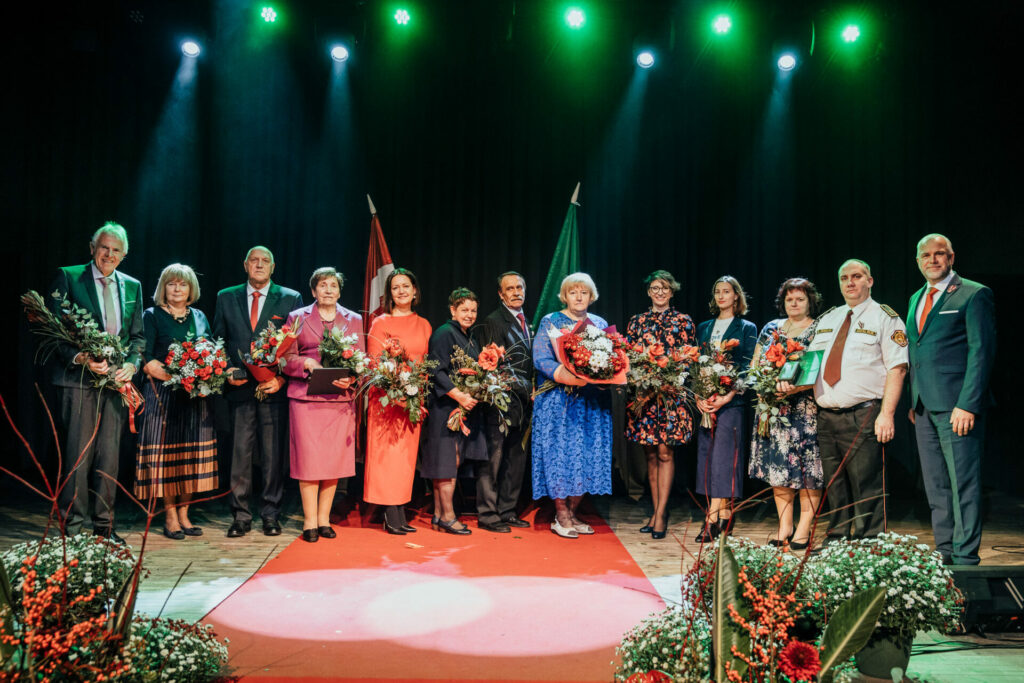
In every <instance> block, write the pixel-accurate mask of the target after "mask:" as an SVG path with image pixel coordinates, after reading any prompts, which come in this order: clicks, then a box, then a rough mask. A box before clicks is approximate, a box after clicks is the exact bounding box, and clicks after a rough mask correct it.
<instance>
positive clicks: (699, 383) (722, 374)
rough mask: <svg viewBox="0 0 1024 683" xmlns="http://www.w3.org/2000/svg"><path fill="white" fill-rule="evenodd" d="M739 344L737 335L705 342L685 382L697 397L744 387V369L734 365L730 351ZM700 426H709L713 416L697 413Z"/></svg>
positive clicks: (739, 391) (739, 390) (721, 393)
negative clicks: (717, 341)
mask: <svg viewBox="0 0 1024 683" xmlns="http://www.w3.org/2000/svg"><path fill="white" fill-rule="evenodd" d="M739 345H740V340H739V339H723V340H722V341H720V342H719V343H718V344H709V345H707V346H705V347H704V348H703V349H702V350H701V353H700V355H699V356H697V360H696V362H695V363H694V364H693V367H691V369H690V376H689V379H688V381H687V386H688V387H689V388H690V391H692V392H693V395H694V396H696V397H697V398H699V399H703V400H705V401H706V400H708V399H709V398H711V397H712V396H725V395H726V394H728V393H729V392H730V391H736V392H737V393H741V392H742V391H743V390H744V389H745V388H746V384H745V380H744V371H743V370H742V369H740V368H737V367H736V364H735V363H734V362H733V360H732V351H733V349H735V348H736V347H737V346H739ZM700 426H701V427H705V428H707V429H711V428H712V427H713V426H714V417H713V416H712V414H710V413H701V417H700Z"/></svg>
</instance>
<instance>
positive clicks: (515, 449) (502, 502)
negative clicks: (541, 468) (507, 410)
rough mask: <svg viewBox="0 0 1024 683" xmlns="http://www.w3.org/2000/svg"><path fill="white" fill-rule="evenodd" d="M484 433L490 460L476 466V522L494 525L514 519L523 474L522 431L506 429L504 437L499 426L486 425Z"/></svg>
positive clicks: (517, 428) (524, 451) (524, 463)
mask: <svg viewBox="0 0 1024 683" xmlns="http://www.w3.org/2000/svg"><path fill="white" fill-rule="evenodd" d="M526 424H529V421H527V422H526ZM484 432H485V434H486V436H487V453H488V456H489V458H488V460H487V462H482V463H480V464H479V465H478V466H477V476H476V511H477V519H478V521H480V522H486V523H489V524H493V523H495V522H498V521H500V520H504V519H510V518H512V517H515V516H516V502H517V501H518V500H519V492H520V490H521V489H522V486H523V473H524V472H525V471H526V449H524V448H523V427H509V430H508V435H507V436H506V435H505V434H502V433H501V432H500V431H499V430H498V425H496V424H491V423H490V422H488V423H487V424H486V425H485V426H484Z"/></svg>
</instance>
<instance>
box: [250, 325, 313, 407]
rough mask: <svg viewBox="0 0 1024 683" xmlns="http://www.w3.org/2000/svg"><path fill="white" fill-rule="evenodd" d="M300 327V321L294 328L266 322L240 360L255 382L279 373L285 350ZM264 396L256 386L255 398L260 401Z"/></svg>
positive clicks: (271, 377)
mask: <svg viewBox="0 0 1024 683" xmlns="http://www.w3.org/2000/svg"><path fill="white" fill-rule="evenodd" d="M301 329H302V323H301V322H299V323H298V324H297V325H296V326H295V327H294V328H292V327H291V326H290V325H282V326H281V328H280V329H278V328H277V327H275V326H274V323H272V322H271V323H267V326H266V327H265V328H264V329H263V330H261V331H260V333H259V335H257V337H256V339H254V340H253V341H252V342H251V343H250V344H249V353H247V354H245V355H244V356H242V362H243V363H244V364H245V367H246V368H247V369H248V370H249V372H250V374H252V376H253V377H254V378H255V379H256V381H257V382H260V383H263V382H266V381H268V380H271V379H274V378H275V377H277V376H278V375H279V374H280V373H281V365H282V364H283V361H284V354H285V351H287V350H288V349H290V348H291V346H292V344H294V343H295V340H296V338H297V337H298V336H299V330H301ZM266 397H267V395H266V394H265V393H264V392H263V391H262V390H261V389H260V388H259V387H256V399H257V400H259V401H262V400H263V399H265V398H266Z"/></svg>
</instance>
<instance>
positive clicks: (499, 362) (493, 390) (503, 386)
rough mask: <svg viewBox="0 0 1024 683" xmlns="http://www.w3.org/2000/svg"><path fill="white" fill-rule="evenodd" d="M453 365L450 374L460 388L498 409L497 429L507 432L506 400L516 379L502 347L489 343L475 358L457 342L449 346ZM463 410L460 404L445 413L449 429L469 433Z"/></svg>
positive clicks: (510, 394)
mask: <svg viewBox="0 0 1024 683" xmlns="http://www.w3.org/2000/svg"><path fill="white" fill-rule="evenodd" d="M452 348H453V350H454V353H453V354H452V369H451V373H450V375H449V377H450V378H451V380H452V383H453V384H454V385H455V386H456V388H457V389H459V390H460V391H464V392H466V393H467V394H469V395H470V396H472V397H473V398H475V399H476V400H477V401H479V402H481V403H489V404H491V405H492V406H494V407H495V408H497V409H498V429H499V430H501V433H502V434H506V433H508V420H507V419H506V417H505V413H506V412H507V411H508V406H509V401H511V400H512V387H513V385H514V384H515V382H516V378H515V375H514V374H513V373H512V369H511V368H510V367H509V366H508V364H507V363H506V362H505V347H504V346H498V345H497V344H493V343H492V344H488V345H487V346H485V347H484V348H483V350H482V351H481V352H480V355H479V356H477V357H476V358H475V359H474V358H473V357H472V356H470V355H469V354H468V353H466V352H465V351H464V350H463V349H461V348H459V347H458V346H455V347H452ZM466 415H467V413H466V410H465V408H463V407H462V406H459V407H458V408H456V409H455V410H453V411H452V412H451V413H449V414H448V429H450V430H452V431H453V432H457V431H459V430H461V431H462V433H463V434H465V435H467V436H469V428H468V427H467V426H466Z"/></svg>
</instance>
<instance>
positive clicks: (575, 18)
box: [565, 7, 587, 31]
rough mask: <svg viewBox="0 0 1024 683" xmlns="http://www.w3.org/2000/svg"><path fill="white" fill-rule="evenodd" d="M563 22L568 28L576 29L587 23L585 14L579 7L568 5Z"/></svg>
mask: <svg viewBox="0 0 1024 683" xmlns="http://www.w3.org/2000/svg"><path fill="white" fill-rule="evenodd" d="M565 23H566V24H567V25H568V26H569V28H571V29H573V30H576V31H578V30H579V29H581V28H583V24H585V23H587V15H586V14H584V12H583V10H581V9H580V8H579V7H570V8H569V9H568V11H566V13H565Z"/></svg>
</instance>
